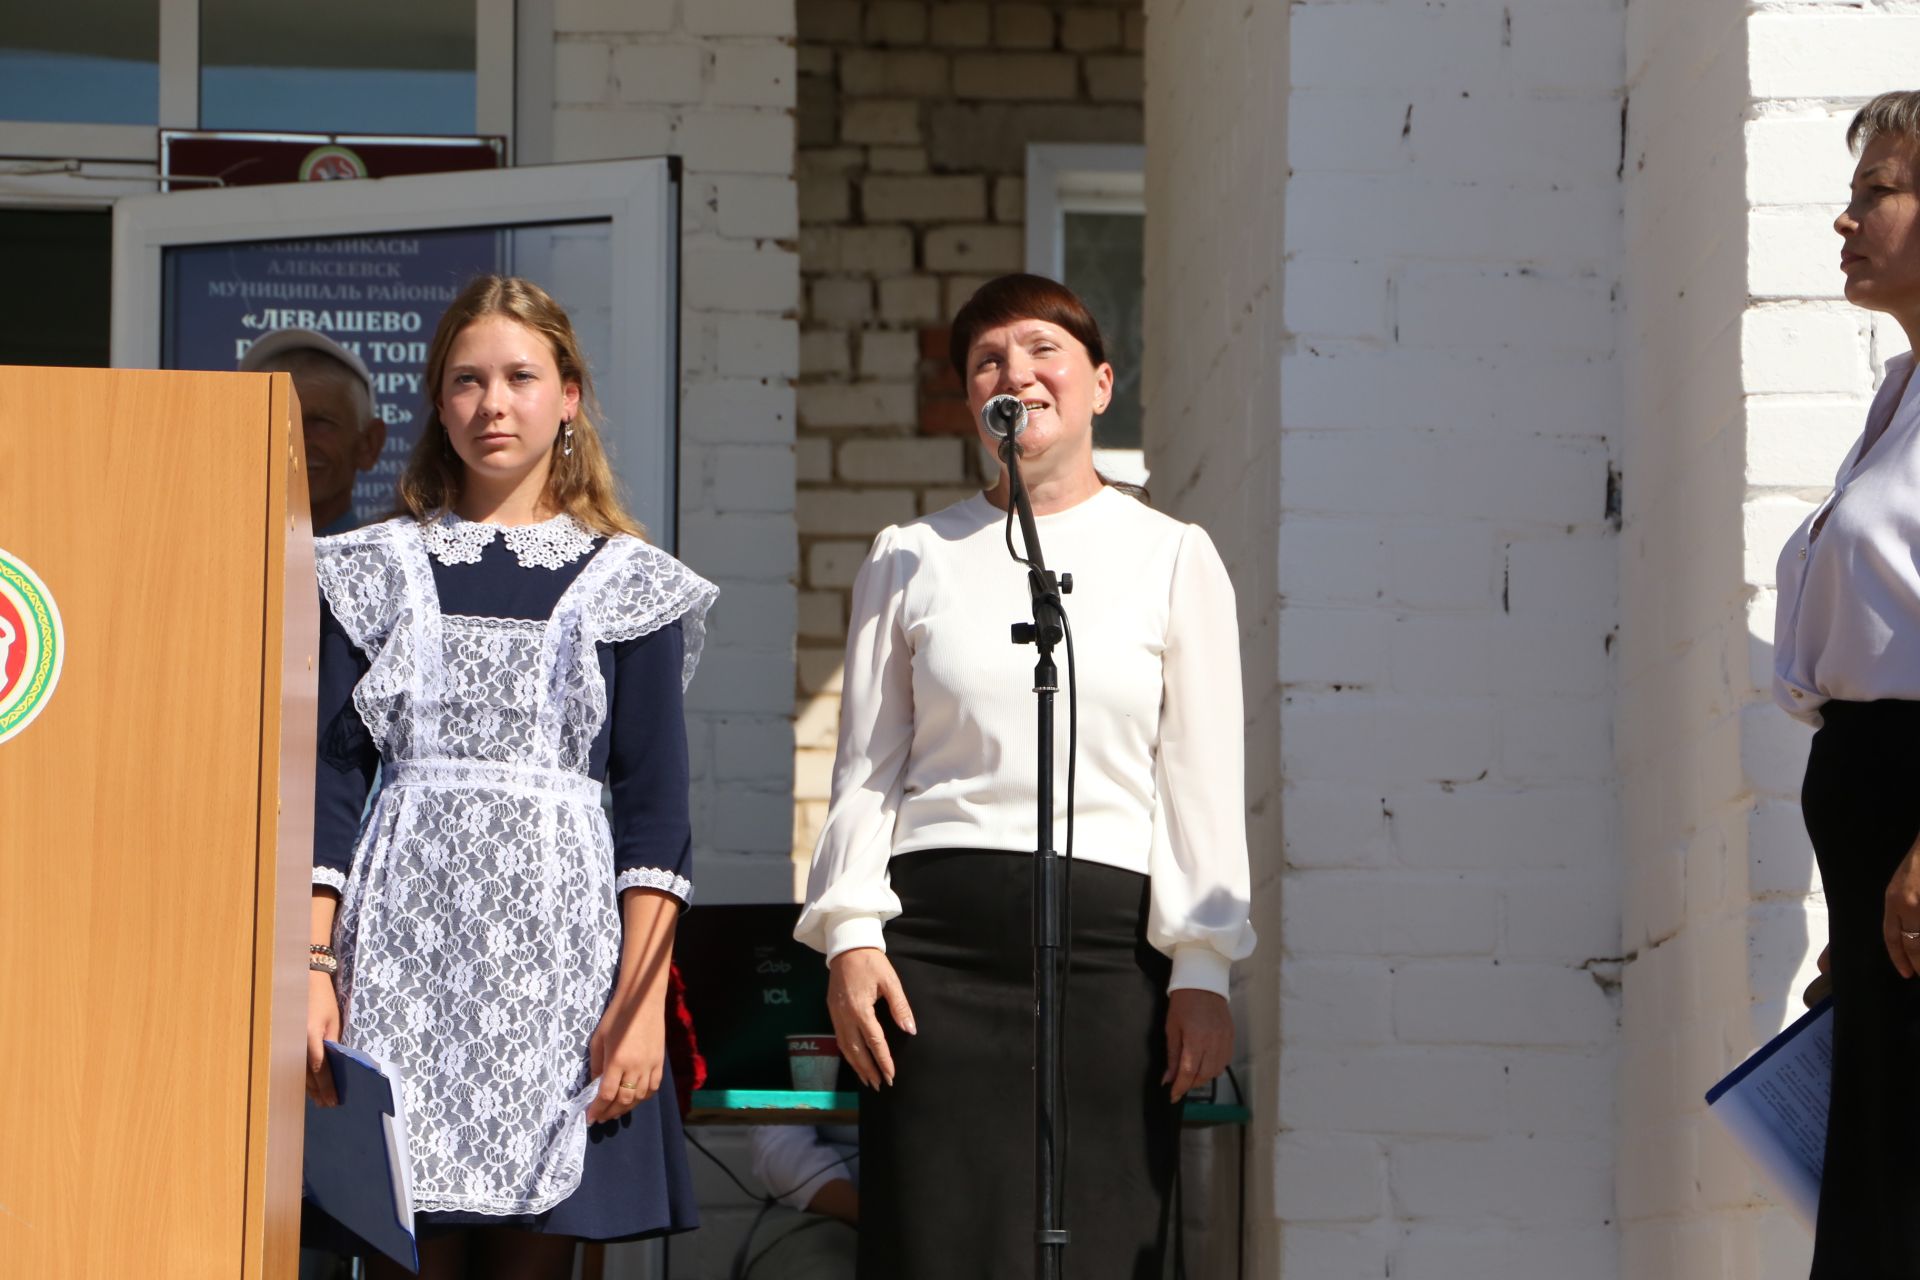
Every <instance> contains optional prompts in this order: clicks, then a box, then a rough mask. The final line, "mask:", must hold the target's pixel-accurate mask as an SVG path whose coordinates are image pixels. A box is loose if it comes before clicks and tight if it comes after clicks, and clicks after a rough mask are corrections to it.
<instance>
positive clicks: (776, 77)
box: [615, 44, 798, 107]
mask: <svg viewBox="0 0 1920 1280" xmlns="http://www.w3.org/2000/svg"><path fill="white" fill-rule="evenodd" d="M615 65H616V68H617V66H618V59H617V58H616V59H615ZM797 81H798V72H797V68H796V67H795V65H794V49H793V46H792V45H790V44H758V45H755V44H723V45H717V46H715V47H714V50H713V82H712V85H711V90H712V94H713V100H714V101H716V102H724V103H727V104H729V105H731V106H750V107H790V106H792V105H793V103H794V94H795V87H796V84H797Z"/></svg>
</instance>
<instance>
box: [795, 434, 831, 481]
mask: <svg viewBox="0 0 1920 1280" xmlns="http://www.w3.org/2000/svg"><path fill="white" fill-rule="evenodd" d="M793 476H794V479H795V480H797V481H799V482H800V483H802V484H818V483H824V482H827V481H830V480H832V479H833V442H832V441H831V440H823V439H819V438H817V437H816V438H812V439H807V438H802V439H799V440H796V441H794V442H793Z"/></svg>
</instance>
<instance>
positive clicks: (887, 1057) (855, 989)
mask: <svg viewBox="0 0 1920 1280" xmlns="http://www.w3.org/2000/svg"><path fill="white" fill-rule="evenodd" d="M828 974H829V976H828V978H827V1012H828V1013H829V1014H831V1015H832V1016H833V1034H834V1037H835V1038H836V1039H837V1040H839V1042H840V1056H841V1057H843V1058H845V1059H846V1060H847V1064H848V1065H849V1066H851V1067H852V1068H853V1074H855V1075H857V1076H859V1077H860V1083H861V1084H864V1085H866V1086H867V1088H869V1089H878V1088H879V1087H880V1086H881V1085H882V1084H892V1083H893V1054H891V1053H889V1052H888V1051H887V1033H886V1032H885V1031H883V1030H881V1029H880V1018H879V1015H877V1014H876V1013H874V1008H875V1006H876V1005H878V1004H879V1002H880V1001H882V1000H885V1001H886V1002H887V1011H888V1012H889V1013H891V1014H892V1015H893V1025H895V1026H896V1027H899V1028H900V1029H901V1030H902V1031H904V1032H906V1033H907V1034H908V1035H915V1034H917V1032H916V1031H915V1029H914V1025H913V1010H912V1009H909V1008H908V1007H907V993H906V992H905V991H904V990H902V989H901V986H900V975H899V974H897V973H895V972H894V971H893V963H892V962H891V961H890V960H888V959H887V953H886V952H884V951H882V950H880V949H879V948H878V947H855V948H853V950H851V951H842V952H841V953H840V954H839V955H837V956H835V957H834V958H833V962H832V964H831V966H830V967H829V969H828Z"/></svg>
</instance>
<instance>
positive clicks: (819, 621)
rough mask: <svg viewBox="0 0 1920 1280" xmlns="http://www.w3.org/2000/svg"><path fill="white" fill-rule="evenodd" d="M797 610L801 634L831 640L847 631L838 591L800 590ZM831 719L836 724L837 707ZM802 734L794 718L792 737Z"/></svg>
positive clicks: (797, 737) (844, 608) (843, 608)
mask: <svg viewBox="0 0 1920 1280" xmlns="http://www.w3.org/2000/svg"><path fill="white" fill-rule="evenodd" d="M799 610H800V613H799V631H800V634H801V635H803V636H811V637H816V638H824V639H828V640H833V639H838V638H840V637H842V636H844V635H845V634H846V632H847V603H846V597H845V596H843V595H841V594H840V593H839V592H838V591H802V592H801V593H800V598H799ZM833 719H834V721H835V723H836V724H837V723H838V721H839V714H838V708H837V707H836V708H835V710H834V714H833ZM802 736H803V735H802V734H801V732H800V729H799V720H798V718H796V719H795V728H794V737H795V738H796V740H798V739H800V738H801V737H802ZM829 741H830V739H829ZM803 745H817V746H822V745H826V744H825V743H812V744H805V743H803Z"/></svg>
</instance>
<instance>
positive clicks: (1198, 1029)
mask: <svg viewBox="0 0 1920 1280" xmlns="http://www.w3.org/2000/svg"><path fill="white" fill-rule="evenodd" d="M1232 1060H1233V1011H1232V1010H1231V1009H1229V1008H1228V1007H1227V1000H1226V997H1225V996H1219V995H1215V994H1214V993H1213V992H1211V991H1197V990H1193V989H1191V988H1184V987H1183V988H1181V989H1180V990H1178V991H1175V992H1172V993H1171V994H1169V995H1168V997H1167V1074H1166V1075H1164V1076H1162V1077H1161V1078H1160V1083H1161V1084H1170V1085H1172V1086H1173V1100H1174V1101H1175V1102H1178V1101H1180V1099H1182V1098H1184V1097H1186V1095H1187V1090H1189V1089H1191V1088H1194V1087H1195V1086H1196V1085H1203V1084H1205V1083H1207V1082H1208V1081H1209V1080H1211V1079H1213V1078H1214V1077H1215V1076H1217V1075H1219V1074H1220V1073H1221V1072H1222V1071H1224V1070H1226V1069H1227V1063H1229V1062H1231V1061H1232Z"/></svg>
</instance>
